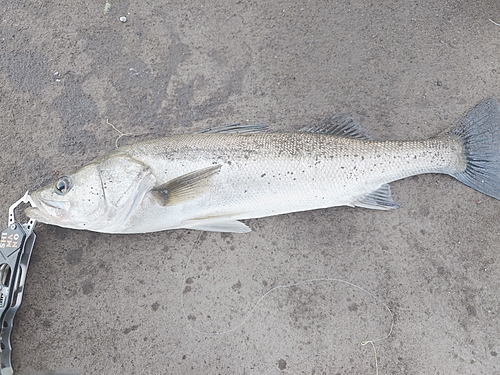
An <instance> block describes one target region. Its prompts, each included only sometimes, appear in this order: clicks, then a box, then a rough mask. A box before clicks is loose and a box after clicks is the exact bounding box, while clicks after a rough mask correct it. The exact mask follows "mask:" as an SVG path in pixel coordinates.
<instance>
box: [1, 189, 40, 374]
mask: <svg viewBox="0 0 500 375" xmlns="http://www.w3.org/2000/svg"><path fill="white" fill-rule="evenodd" d="M23 203H25V204H26V203H29V204H31V205H32V206H33V207H36V205H35V203H34V202H33V200H32V199H31V197H30V196H29V194H28V192H26V194H24V196H23V197H22V198H21V199H19V200H18V201H17V202H16V203H14V204H13V205H12V206H10V208H9V225H8V226H7V228H5V229H4V230H3V231H2V233H1V234H0V323H1V327H0V338H1V339H0V362H1V367H0V375H11V374H13V373H14V370H13V369H12V363H11V353H12V346H11V343H10V335H11V332H12V326H13V322H14V316H15V314H16V312H17V309H18V308H19V306H20V305H21V301H22V297H23V292H24V283H25V281H26V273H27V270H28V264H29V261H30V258H31V252H32V250H33V245H34V243H35V239H36V235H35V233H34V232H33V229H34V228H35V225H36V221H35V220H31V219H30V220H29V221H28V223H25V224H20V223H19V222H17V221H16V219H15V212H14V211H15V209H16V208H17V207H18V206H20V205H21V204H23Z"/></svg>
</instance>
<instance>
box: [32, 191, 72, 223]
mask: <svg viewBox="0 0 500 375" xmlns="http://www.w3.org/2000/svg"><path fill="white" fill-rule="evenodd" d="M31 198H32V199H33V202H34V203H35V206H34V207H28V208H27V209H26V215H27V216H28V217H29V218H31V219H34V220H38V221H41V222H44V223H50V222H59V221H61V220H62V219H63V218H64V216H65V215H66V212H67V211H68V208H69V203H67V202H60V201H55V200H51V199H43V198H42V197H40V196H38V195H36V194H35V195H33V196H32V197H31Z"/></svg>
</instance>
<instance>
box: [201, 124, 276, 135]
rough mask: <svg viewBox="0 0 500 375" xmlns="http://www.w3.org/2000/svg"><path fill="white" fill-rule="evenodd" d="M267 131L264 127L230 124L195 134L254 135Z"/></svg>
mask: <svg viewBox="0 0 500 375" xmlns="http://www.w3.org/2000/svg"><path fill="white" fill-rule="evenodd" d="M267 131H269V128H268V127H267V126H266V125H241V124H232V125H222V126H216V127H215V128H208V129H205V130H201V131H199V132H197V133H196V134H242V133H244V134H256V133H264V132H267Z"/></svg>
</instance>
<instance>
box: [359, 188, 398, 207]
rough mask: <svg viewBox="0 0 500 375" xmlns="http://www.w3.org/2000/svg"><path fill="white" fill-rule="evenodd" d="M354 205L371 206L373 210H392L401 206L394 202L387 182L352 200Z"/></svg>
mask: <svg viewBox="0 0 500 375" xmlns="http://www.w3.org/2000/svg"><path fill="white" fill-rule="evenodd" d="M353 205H354V206H356V207H364V208H371V209H374V210H394V209H396V208H399V207H401V206H400V205H399V204H397V203H396V202H394V199H392V195H391V187H390V185H389V184H384V185H382V186H381V187H379V188H378V189H377V190H375V191H372V192H371V193H370V194H368V195H365V196H364V197H363V198H361V199H360V200H358V201H356V202H353Z"/></svg>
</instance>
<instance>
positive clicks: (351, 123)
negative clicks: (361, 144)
mask: <svg viewBox="0 0 500 375" xmlns="http://www.w3.org/2000/svg"><path fill="white" fill-rule="evenodd" d="M300 131H301V132H308V133H320V134H328V135H333V136H337V137H349V138H356V139H364V140H371V139H372V137H370V136H369V135H368V133H366V132H365V131H364V130H363V128H362V127H361V125H360V124H359V122H357V121H356V120H354V119H353V118H352V117H351V116H348V115H339V116H335V117H332V118H331V119H329V120H328V121H326V122H324V123H323V124H320V125H311V126H305V127H303V128H301V129H300Z"/></svg>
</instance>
